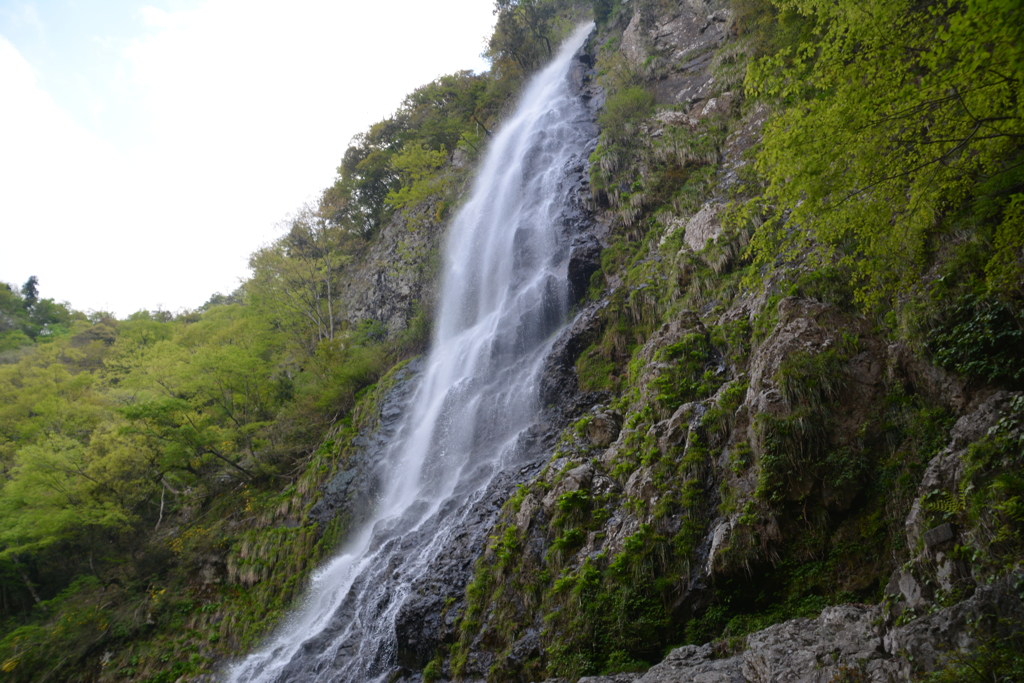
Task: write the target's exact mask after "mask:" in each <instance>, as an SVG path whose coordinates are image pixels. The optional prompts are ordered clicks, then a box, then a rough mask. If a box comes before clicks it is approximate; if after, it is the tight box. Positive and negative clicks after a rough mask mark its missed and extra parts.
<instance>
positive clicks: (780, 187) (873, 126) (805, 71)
mask: <svg viewBox="0 0 1024 683" xmlns="http://www.w3.org/2000/svg"><path fill="white" fill-rule="evenodd" d="M776 4H777V5H778V6H779V8H780V9H781V10H782V11H784V12H793V13H797V14H799V15H801V16H803V17H805V18H806V20H807V21H808V22H810V24H811V26H812V27H813V33H812V35H811V37H810V38H808V39H803V40H801V41H799V42H798V43H797V44H796V45H794V46H789V47H786V48H784V49H782V50H780V51H779V52H777V53H776V54H774V55H771V56H769V57H766V58H763V59H761V60H760V61H758V62H756V63H755V64H753V65H752V66H751V68H750V70H749V72H748V76H747V89H748V91H749V92H750V93H752V94H754V95H755V96H759V97H767V98H772V99H774V100H776V101H777V102H779V103H781V104H783V105H785V109H784V110H783V111H782V113H781V114H780V115H778V116H777V117H776V118H775V119H774V120H773V121H771V122H770V123H769V124H768V126H767V127H766V130H765V136H764V147H763V150H762V152H761V154H760V156H759V158H758V162H757V165H758V168H759V170H760V171H761V173H763V174H764V176H765V177H766V178H767V180H768V188H767V191H766V193H765V199H766V201H767V203H768V204H769V205H774V206H775V207H777V209H778V211H777V213H778V214H780V215H781V214H782V212H783V211H788V212H790V213H789V215H788V225H790V226H800V227H799V228H798V229H788V230H775V231H768V230H763V231H761V232H760V233H759V234H758V236H757V237H756V238H755V246H756V248H757V249H758V251H759V253H760V255H761V258H762V259H763V260H774V259H775V258H776V256H777V253H778V252H779V251H780V250H782V251H789V250H792V251H802V250H806V249H808V248H809V249H810V250H811V252H812V253H813V254H815V255H816V256H817V259H818V262H819V263H822V262H830V261H835V260H838V261H840V262H841V263H842V264H843V266H844V267H848V268H849V269H850V271H851V272H853V273H855V274H856V277H857V284H858V286H859V296H860V298H861V300H862V301H872V300H877V299H878V298H879V297H883V296H887V295H891V293H892V292H894V291H895V289H896V288H898V287H901V286H910V285H912V284H913V283H914V282H916V281H918V279H919V277H920V274H921V272H922V269H923V268H924V267H925V265H926V264H927V263H928V260H929V257H930V250H931V249H932V241H931V240H932V238H933V237H934V236H935V235H936V232H937V229H938V228H939V227H940V226H941V222H942V219H943V217H944V216H945V215H947V214H948V213H950V212H951V211H955V210H956V209H957V207H960V206H962V205H964V203H965V202H969V201H975V200H978V199H980V198H984V197H988V199H989V200H991V201H993V202H995V203H996V205H997V207H996V210H995V211H994V212H993V213H994V214H996V215H995V217H994V220H992V224H994V225H997V226H998V227H997V228H996V230H995V234H994V235H992V236H991V239H992V241H993V242H994V244H995V245H996V252H995V256H994V258H993V261H992V263H993V266H992V268H991V270H992V272H991V273H990V275H991V278H992V281H993V282H996V281H1007V280H1012V279H1013V276H1012V275H1010V276H1007V275H1006V272H1007V271H1008V270H1009V271H1010V272H1012V273H1017V272H1019V270H1014V269H1015V268H1016V269H1019V266H1020V262H1021V251H1020V250H1021V246H1022V245H1021V241H1022V238H1021V237H1020V235H1021V230H1020V217H1021V214H1020V210H1019V207H1020V206H1021V202H1022V197H1024V195H1022V193H1021V190H1022V186H1021V184H1020V183H1019V182H1009V183H1005V182H1000V179H1001V178H1007V177H1018V176H1019V174H1017V169H1019V168H1020V165H1021V163H1022V158H1024V157H1022V156H1021V154H1022V152H1021V149H1022V148H1021V144H1022V141H1024V109H1022V107H1024V97H1022V95H1024V92H1022V84H1024V22H1021V21H1020V16H1021V12H1022V5H1021V2H1020V0H931V1H929V2H924V3H920V2H911V1H910V0H898V1H896V2H891V1H889V0H885V1H883V0H869V1H868V2H852V1H848V0H841V1H840V2H831V1H827V0H777V2H776ZM1015 174H1016V175H1015ZM992 184H995V185H999V186H1001V187H1000V189H999V190H998V192H996V193H994V192H992V191H991V188H990V186H991V185H992ZM999 193H1001V194H999ZM999 264H1003V265H999Z"/></svg>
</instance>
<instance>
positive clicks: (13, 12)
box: [0, 0, 494, 316]
mask: <svg viewBox="0 0 1024 683" xmlns="http://www.w3.org/2000/svg"><path fill="white" fill-rule="evenodd" d="M492 6H493V2H492V0H436V1H434V2H425V1H424V0H385V1H384V2H372V1H371V2H366V0H333V1H332V0H289V1H288V2H263V1H261V0H148V1H143V0H138V1H136V0H35V1H22V0H0V281H4V282H9V283H12V284H15V285H18V286H20V285H21V283H23V282H24V281H25V280H27V279H28V277H29V276H30V275H36V276H38V277H39V281H40V294H41V295H42V296H44V297H48V298H50V297H52V298H55V299H57V300H58V301H68V302H70V303H71V304H72V305H73V306H74V307H75V308H78V309H80V310H107V311H112V312H114V313H116V314H118V315H119V316H124V315H127V314H128V313H131V312H133V311H136V310H139V309H142V308H147V309H155V308H158V307H162V308H164V309H169V310H177V309H180V308H194V307H196V306H198V305H200V304H202V303H203V302H204V301H206V299H207V298H209V296H210V295H211V294H212V293H214V292H216V291H221V292H229V291H231V290H232V289H234V288H235V287H236V286H237V284H238V282H239V280H240V278H242V277H244V276H245V274H246V272H247V270H246V260H247V257H248V255H249V253H250V252H252V251H253V250H254V249H255V248H257V247H258V246H259V245H261V244H263V243H265V242H267V241H268V240H270V239H272V238H273V237H274V236H276V235H277V234H278V233H277V231H276V230H275V225H276V224H277V223H278V222H279V221H280V220H281V219H282V218H283V217H284V216H285V215H286V214H287V213H288V212H289V211H292V210H294V209H295V208H297V207H298V206H299V205H300V204H301V203H302V202H304V201H306V200H308V199H311V198H313V197H314V196H316V195H317V194H318V193H319V191H320V190H322V189H323V188H324V187H326V186H328V185H329V184H331V182H333V179H334V175H335V169H336V168H337V166H338V163H339V162H340V159H341V156H342V154H343V153H344V151H345V148H346V147H347V145H348V142H349V140H350V139H351V138H352V136H353V135H355V134H356V133H359V132H361V131H362V130H364V129H365V128H366V127H367V126H368V125H369V124H370V123H373V122H374V121H378V120H380V119H382V118H384V117H386V116H387V115H388V114H390V113H391V112H393V111H394V110H395V108H396V107H397V106H398V104H399V103H400V101H401V99H402V97H403V96H404V95H405V94H406V93H408V92H410V91H411V90H413V89H414V88H415V87H417V86H419V85H423V84H425V83H427V82H429V81H431V80H433V79H434V78H436V77H438V76H440V75H443V74H446V73H451V72H453V71H458V70H460V69H473V70H476V71H481V70H484V69H486V68H487V64H486V62H485V61H483V60H482V59H481V58H480V56H479V55H480V53H481V52H482V51H483V47H484V41H485V39H486V36H488V35H489V33H490V29H491V26H492V25H493V20H494V17H493V16H492V13H491V8H492Z"/></svg>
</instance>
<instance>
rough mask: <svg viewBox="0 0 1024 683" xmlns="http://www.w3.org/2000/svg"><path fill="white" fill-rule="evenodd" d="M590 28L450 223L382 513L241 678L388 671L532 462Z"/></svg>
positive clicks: (558, 311)
mask: <svg viewBox="0 0 1024 683" xmlns="http://www.w3.org/2000/svg"><path fill="white" fill-rule="evenodd" d="M591 29H592V26H591V25H587V26H582V27H580V28H578V29H577V30H576V31H575V33H574V34H573V35H572V36H571V37H570V38H569V39H568V40H567V41H566V43H565V44H564V45H563V46H562V48H561V50H560V51H559V53H558V55H557V56H556V57H555V58H554V60H553V61H552V63H551V64H550V65H548V66H547V67H546V68H545V69H544V70H543V71H542V72H540V73H539V74H537V75H536V76H535V77H534V78H533V79H532V80H531V82H530V83H529V84H528V86H527V88H526V90H525V91H524V93H523V96H522V100H521V102H520V104H519V107H518V109H517V111H516V112H515V114H514V115H513V117H512V118H511V119H509V120H508V121H507V122H505V123H504V125H503V127H502V129H501V131H500V132H499V133H498V134H497V135H496V136H495V138H494V140H493V141H492V144H491V147H490V149H489V150H488V152H487V155H486V158H485V160H484V162H483V165H482V167H481V169H480V171H479V175H478V177H477V179H476V182H475V185H474V187H473V191H472V193H471V195H470V199H469V201H468V202H467V203H466V205H465V206H464V207H463V208H462V210H461V211H460V212H459V214H458V215H457V216H456V218H455V220H454V222H453V224H452V227H451V232H450V234H449V237H448V242H447V245H446V251H445V260H444V273H443V279H442V289H441V296H440V300H439V311H438V318H437V320H436V323H435V333H434V339H433V342H432V350H431V352H430V354H429V356H428V358H427V360H426V363H425V365H424V369H423V374H422V378H421V380H420V383H419V386H418V387H417V389H416V391H415V394H414V395H413V397H412V399H411V400H410V404H409V407H408V409H407V414H406V417H405V419H404V421H403V426H402V428H401V430H400V431H399V435H398V437H397V438H396V439H395V442H394V443H393V444H392V446H391V447H390V448H389V452H388V454H387V456H386V460H387V462H386V463H385V464H384V470H383V471H384V472H385V476H384V482H383V488H382V493H381V496H380V497H379V504H378V505H377V508H376V511H375V514H374V515H373V516H372V518H371V520H370V522H369V523H367V524H366V525H365V527H364V528H363V529H362V530H360V531H358V532H357V533H355V534H353V537H352V538H350V540H349V541H348V542H347V543H346V545H345V547H344V548H343V550H342V551H341V553H340V554H339V555H338V556H337V557H335V558H334V559H333V560H331V561H330V562H329V563H327V564H326V565H325V566H324V567H323V568H321V569H320V570H319V571H317V572H316V574H315V576H314V577H313V579H312V582H311V585H310V587H309V589H308V594H307V596H306V598H305V600H304V602H303V604H302V606H301V607H300V608H299V609H298V610H297V611H296V613H295V614H293V615H292V616H291V617H290V618H289V619H288V620H286V622H285V623H284V624H283V625H282V627H280V628H279V629H278V631H277V633H276V635H275V636H273V637H272V638H271V639H269V641H268V642H267V643H266V644H265V645H264V646H263V648H262V649H261V650H259V651H258V652H256V653H254V654H252V655H250V656H249V657H247V658H246V659H244V660H242V661H240V662H239V663H238V664H236V665H235V666H233V667H232V668H231V670H230V671H229V672H228V675H229V678H230V680H231V681H233V682H236V683H243V682H246V683H256V682H259V683H271V682H274V683H284V682H285V681H296V682H298V681H302V683H313V682H314V681H332V682H334V681H350V682H352V683H363V682H365V681H375V680H380V679H384V678H386V677H387V676H389V674H390V673H391V672H392V671H393V670H394V667H395V661H396V638H395V616H396V614H397V613H398V610H399V608H400V607H401V605H402V604H403V602H404V600H405V598H406V596H407V595H408V594H409V592H410V587H411V586H412V583H413V582H414V581H415V580H416V579H417V578H418V577H420V576H422V575H423V574H424V573H425V572H426V571H427V570H428V569H429V568H430V567H431V563H432V562H433V561H434V560H435V558H437V556H438V553H439V552H440V551H441V549H443V548H444V547H445V545H446V544H447V543H448V542H450V541H451V539H452V538H453V534H455V533H457V530H458V528H459V525H460V524H461V523H463V522H464V521H465V518H466V515H467V514H468V513H469V509H470V507H471V506H470V503H471V502H472V501H473V500H474V499H475V498H478V497H479V496H481V495H482V494H483V492H484V491H485V489H486V488H487V486H488V484H489V483H490V482H491V480H492V479H493V477H494V476H495V475H496V474H497V473H499V472H501V471H502V470H503V469H504V468H506V467H513V466H519V465H521V457H520V458H519V459H518V460H517V456H520V455H521V454H520V451H521V448H520V444H521V441H522V436H523V433H524V431H525V430H526V429H528V428H529V427H530V426H531V425H532V424H534V422H536V420H537V419H538V415H539V410H540V406H539V405H538V386H537V385H538V380H539V375H540V368H541V364H542V363H543V360H544V358H545V355H546V354H547V352H548V351H549V349H550V344H551V340H552V338H553V337H554V335H555V333H556V332H557V331H558V330H559V329H560V328H561V327H562V326H563V325H564V324H565V318H566V314H567V305H568V298H569V297H568V291H567V283H566V265H567V248H566V245H565V244H564V237H563V236H564V233H565V226H564V225H562V223H563V222H564V221H565V218H564V217H565V216H566V215H567V212H566V208H567V203H568V202H569V196H568V195H569V192H568V189H567V185H568V183H567V182H566V175H567V171H568V169H569V168H570V167H572V166H574V165H575V166H576V167H578V165H579V161H580V158H581V156H583V155H585V154H586V151H587V150H586V149H585V147H586V145H587V141H588V137H587V135H586V134H585V133H584V132H582V131H581V126H580V123H579V122H580V121H582V120H585V119H586V118H587V117H586V114H585V111H584V107H583V104H582V103H581V102H580V100H579V98H578V96H576V95H574V94H573V93H572V92H571V91H570V88H569V84H568V80H569V79H568V73H569V69H570V66H571V63H572V60H573V58H574V55H575V54H576V53H577V51H578V50H579V49H580V48H581V47H582V45H583V44H584V42H585V41H586V38H587V36H588V35H589V33H590V31H591ZM583 158H585V156H584V157H583Z"/></svg>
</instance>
